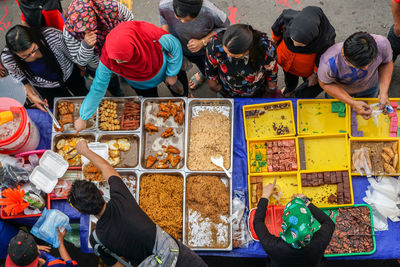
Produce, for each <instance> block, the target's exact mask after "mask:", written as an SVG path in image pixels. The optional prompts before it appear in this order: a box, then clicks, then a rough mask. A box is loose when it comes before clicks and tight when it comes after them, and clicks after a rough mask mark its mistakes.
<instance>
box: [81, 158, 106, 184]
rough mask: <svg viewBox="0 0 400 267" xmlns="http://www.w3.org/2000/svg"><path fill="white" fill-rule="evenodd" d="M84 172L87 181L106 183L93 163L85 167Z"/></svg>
mask: <svg viewBox="0 0 400 267" xmlns="http://www.w3.org/2000/svg"><path fill="white" fill-rule="evenodd" d="M82 172H83V177H85V179H86V180H87V181H92V182H99V181H104V177H103V175H102V174H101V172H100V171H99V169H97V168H96V166H94V165H93V163H91V162H89V163H88V164H86V165H85V166H83V169H82Z"/></svg>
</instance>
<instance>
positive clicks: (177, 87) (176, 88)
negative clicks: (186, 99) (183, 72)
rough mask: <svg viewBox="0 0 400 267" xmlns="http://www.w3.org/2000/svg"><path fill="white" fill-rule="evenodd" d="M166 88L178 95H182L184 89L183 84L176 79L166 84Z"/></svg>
mask: <svg viewBox="0 0 400 267" xmlns="http://www.w3.org/2000/svg"><path fill="white" fill-rule="evenodd" d="M168 88H169V89H170V90H171V91H173V92H174V93H176V94H178V95H183V94H184V93H185V89H184V88H183V84H182V83H181V81H179V80H177V81H176V83H175V84H174V85H168Z"/></svg>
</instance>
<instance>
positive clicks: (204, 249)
mask: <svg viewBox="0 0 400 267" xmlns="http://www.w3.org/2000/svg"><path fill="white" fill-rule="evenodd" d="M196 175H206V176H209V175H213V176H218V177H220V178H221V179H225V181H226V182H228V183H229V184H228V186H229V200H230V202H229V214H228V221H229V226H228V231H229V233H228V240H229V245H228V246H227V247H225V248H211V247H191V246H189V244H188V240H187V238H188V237H187V231H186V227H187V224H188V223H189V222H188V220H189V209H188V206H187V205H186V192H187V191H186V186H187V181H188V179H189V178H190V177H192V176H196ZM184 194H185V195H184V204H185V206H184V219H185V221H184V228H183V229H184V231H183V233H184V236H183V243H184V244H185V245H186V246H188V247H190V248H191V249H193V250H197V251H210V250H213V251H230V250H232V221H231V216H232V179H229V178H228V177H227V176H226V174H224V173H220V172H192V173H186V179H185V190H184Z"/></svg>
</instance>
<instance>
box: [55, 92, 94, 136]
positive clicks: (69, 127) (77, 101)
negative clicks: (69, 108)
mask: <svg viewBox="0 0 400 267" xmlns="http://www.w3.org/2000/svg"><path fill="white" fill-rule="evenodd" d="M84 99H85V98H84V97H56V98H54V109H53V114H54V117H56V119H57V120H60V114H59V113H58V108H57V104H58V103H60V102H69V103H72V104H74V121H76V120H77V119H78V118H79V110H80V109H81V105H82V102H83V100H84ZM96 114H97V110H96V113H95V114H93V115H92V117H90V119H89V120H88V121H87V128H86V129H85V130H84V131H82V132H88V131H94V130H95V128H96V125H97V116H96ZM63 128H64V132H63V133H71V132H75V129H74V124H73V123H67V124H64V127H63ZM52 131H53V132H56V131H55V129H54V125H53V124H52Z"/></svg>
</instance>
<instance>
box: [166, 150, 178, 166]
mask: <svg viewBox="0 0 400 267" xmlns="http://www.w3.org/2000/svg"><path fill="white" fill-rule="evenodd" d="M167 160H168V161H169V163H171V166H172V167H173V168H175V167H176V166H177V165H178V164H179V162H180V161H181V156H179V155H176V156H175V157H174V155H172V154H171V153H168V157H167Z"/></svg>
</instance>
